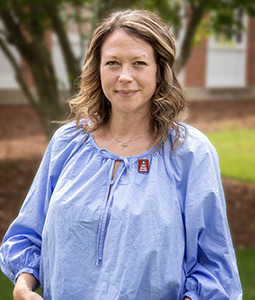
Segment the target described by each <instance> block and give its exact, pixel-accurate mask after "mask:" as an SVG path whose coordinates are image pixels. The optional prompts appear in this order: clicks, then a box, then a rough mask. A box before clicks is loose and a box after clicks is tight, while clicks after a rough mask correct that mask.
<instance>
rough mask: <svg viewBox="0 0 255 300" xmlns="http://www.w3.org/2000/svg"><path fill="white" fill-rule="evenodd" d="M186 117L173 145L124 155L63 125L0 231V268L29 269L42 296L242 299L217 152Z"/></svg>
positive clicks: (48, 299) (56, 299) (58, 299)
mask: <svg viewBox="0 0 255 300" xmlns="http://www.w3.org/2000/svg"><path fill="white" fill-rule="evenodd" d="M185 126H186V128H187V132H188V135H187V140H186V141H185V142H184V143H183V144H182V145H181V146H179V147H178V148H177V151H176V152H175V153H172V152H171V151H170V149H169V147H168V146H167V145H164V146H163V148H162V149H161V150H160V151H155V150H156V148H155V147H154V148H152V149H150V150H149V151H147V152H146V153H143V154H141V155H137V156H132V157H119V156H117V155H115V154H113V153H111V152H109V151H107V150H104V149H101V148H99V147H98V145H97V144H96V143H95V141H94V139H93V135H92V134H89V135H87V136H86V134H85V132H84V131H83V130H82V129H79V130H78V131H76V130H75V124H74V123H70V124H67V125H64V126H62V127H61V128H60V129H59V130H57V132H56V133H55V135H54V137H53V138H52V140H51V142H50V143H49V146H48V148H47V151H46V153H45V155H44V157H43V160H42V162H41V165H40V167H39V170H38V172H37V174H36V176H35V179H34V181H33V184H32V186H31V188H30V191H29V193H28V195H27V197H26V199H25V202H24V204H23V206H22V208H21V211H20V213H19V215H18V217H17V218H16V220H14V222H13V223H12V224H11V226H10V227H9V229H8V231H7V233H6V235H5V237H4V239H3V242H2V245H1V250H0V260H1V268H2V271H3V272H4V273H5V274H6V275H7V276H8V277H9V278H10V279H11V280H12V281H13V282H15V281H16V279H17V277H18V276H19V275H20V274H21V273H22V272H27V273H31V274H33V275H34V276H35V277H36V278H37V279H38V280H39V281H40V284H41V286H42V290H43V295H42V296H43V298H44V299H45V300H70V299H76V300H84V299H86V300H106V299H107V300H117V299H118V300H128V299H132V300H134V299H135V300H145V299H146V300H176V299H180V300H181V299H183V297H184V295H186V296H188V297H190V298H191V299H192V300H197V299H206V300H210V299H221V300H224V299H235V300H237V299H242V290H241V285H240V280H239V276H238V270H237V265H236V259H235V253H234V250H233V245H232V241H231V236H230V232H229V227H228V223H227V218H226V206H225V199H224V194H223V190H222V184H221V176H220V171H219V166H218V157H217V154H216V151H215V149H214V148H213V146H212V145H211V143H210V142H209V141H208V139H207V138H206V137H205V136H204V135H203V134H202V133H201V132H199V131H198V130H196V129H194V128H192V127H191V126H188V125H185ZM170 136H171V131H169V140H170ZM139 159H148V160H149V172H148V173H140V172H138V160H139ZM116 160H121V163H120V166H119V168H118V169H117V172H116V174H115V177H114V179H113V180H111V176H112V172H113V166H114V162H115V161H116Z"/></svg>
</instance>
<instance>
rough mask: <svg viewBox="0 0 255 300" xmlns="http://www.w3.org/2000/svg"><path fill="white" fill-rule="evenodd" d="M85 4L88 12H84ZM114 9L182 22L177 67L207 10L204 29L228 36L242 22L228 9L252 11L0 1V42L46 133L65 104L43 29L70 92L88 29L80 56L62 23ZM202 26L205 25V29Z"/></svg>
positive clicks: (174, 3)
mask: <svg viewBox="0 0 255 300" xmlns="http://www.w3.org/2000/svg"><path fill="white" fill-rule="evenodd" d="M67 6H70V7H72V12H73V13H72V14H68V13H66V7H67ZM84 8H86V9H87V10H89V11H90V12H91V13H90V16H89V17H88V18H85V17H83V14H82V11H83V9H84ZM114 8H146V9H150V10H153V11H157V12H158V13H159V14H160V15H161V17H162V18H163V19H164V20H165V21H167V22H171V24H172V25H173V27H174V29H175V31H176V32H178V30H180V29H181V28H182V26H183V22H182V20H183V19H186V20H188V22H186V25H185V26H186V30H185V34H184V37H183V40H182V44H181V46H180V49H181V51H180V54H179V57H178V61H177V71H180V70H181V69H182V68H183V67H184V66H185V64H186V62H187V60H188V58H189V55H190V53H191V49H192V45H193V42H194V39H195V36H196V34H198V33H199V32H200V31H201V24H203V23H202V20H203V17H204V16H205V15H206V14H208V13H210V16H209V17H208V18H207V22H206V23H204V25H205V26H204V28H203V33H205V32H207V33H208V32H216V33H217V32H224V33H225V34H226V35H227V36H231V35H232V34H233V33H234V32H235V31H236V30H240V29H241V28H242V25H241V23H240V21H239V20H238V19H235V14H234V13H233V11H235V10H237V9H241V10H242V11H244V12H246V13H248V14H250V15H255V4H254V2H253V1H250V0H108V1H101V0H5V1H1V2H0V20H1V22H2V25H3V26H2V27H1V30H0V47H1V49H2V51H3V52H4V53H5V55H6V57H7V58H8V60H9V61H10V63H11V65H12V67H13V68H14V70H15V74H16V78H17V81H18V82H19V84H20V87H21V89H22V91H23V92H24V94H25V96H26V98H27V99H28V101H29V103H30V104H31V105H32V106H33V107H34V109H35V111H36V112H37V114H38V115H39V117H40V119H41V121H42V124H43V125H44V128H45V132H46V134H47V135H48V137H50V136H51V135H52V133H53V132H54V131H55V129H56V125H54V124H52V122H51V121H52V120H62V119H63V118H64V117H65V116H66V111H67V109H66V107H65V105H63V102H62V101H61V97H60V85H59V82H58V78H57V75H56V70H55V68H54V65H53V59H52V52H51V49H50V47H49V45H48V44H47V43H46V42H45V39H46V36H47V32H48V31H49V30H50V31H53V32H54V33H55V34H56V36H57V38H58V42H59V45H60V47H61V51H62V55H63V58H64V63H65V67H66V72H67V74H68V79H69V86H68V89H69V91H70V94H72V93H73V92H74V91H75V85H74V82H75V79H76V78H78V77H79V75H80V73H81V64H82V62H81V57H83V55H82V52H83V51H84V43H85V41H86V39H88V36H89V33H88V34H87V35H84V32H83V31H82V30H80V31H79V32H80V45H81V55H79V56H76V55H75V54H74V51H73V48H72V44H71V42H70V41H69V39H68V34H67V26H68V25H67V24H68V22H69V21H70V20H72V22H74V23H76V24H77V28H78V30H79V28H81V24H82V23H84V22H90V23H91V24H92V29H93V28H94V27H95V26H96V25H97V24H98V22H99V21H100V20H101V19H102V18H103V17H104V15H105V14H106V13H107V12H108V11H109V10H111V9H114ZM205 29H206V30H205ZM9 45H13V46H14V47H15V48H16V49H17V51H18V53H19V54H20V56H21V57H22V58H23V59H24V60H25V61H26V63H27V65H28V66H29V69H30V72H31V74H32V78H33V81H34V85H35V88H34V89H33V90H31V89H30V88H29V87H28V85H27V83H26V81H25V80H24V78H23V76H22V70H21V67H20V61H19V60H17V59H16V58H15V56H14V55H13V54H12V52H11V51H10V47H9Z"/></svg>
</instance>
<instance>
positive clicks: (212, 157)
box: [171, 123, 218, 169]
mask: <svg viewBox="0 0 255 300" xmlns="http://www.w3.org/2000/svg"><path fill="white" fill-rule="evenodd" d="M179 126H180V127H179V130H180V132H181V140H180V141H181V145H180V146H178V147H177V149H176V151H175V152H174V153H173V154H172V155H171V157H172V162H175V163H176V164H178V165H181V166H183V168H184V166H186V167H190V166H191V165H194V166H198V165H200V164H201V163H202V162H205V161H207V162H210V163H213V164H214V163H215V162H218V154H217V152H216V150H215V148H214V146H213V145H212V143H211V142H210V140H209V139H208V138H207V136H206V135H205V134H204V133H202V132H201V131H199V130H198V129H196V128H194V127H192V126H190V125H188V124H184V123H182V124H180V125H179ZM184 169H185V168H184Z"/></svg>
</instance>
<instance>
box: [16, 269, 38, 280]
mask: <svg viewBox="0 0 255 300" xmlns="http://www.w3.org/2000/svg"><path fill="white" fill-rule="evenodd" d="M22 273H28V274H32V275H34V277H35V278H36V279H37V280H38V282H39V273H38V271H37V270H36V269H33V268H22V269H21V270H19V271H18V272H17V273H16V274H15V278H14V284H15V283H16V281H17V279H18V277H19V275H20V274H22Z"/></svg>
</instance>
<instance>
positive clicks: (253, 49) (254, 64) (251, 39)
mask: <svg viewBox="0 0 255 300" xmlns="http://www.w3.org/2000/svg"><path fill="white" fill-rule="evenodd" d="M247 34H248V36H247V62H246V66H247V67H246V82H247V85H248V86H255V18H250V19H249V25H248V32H247Z"/></svg>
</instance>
